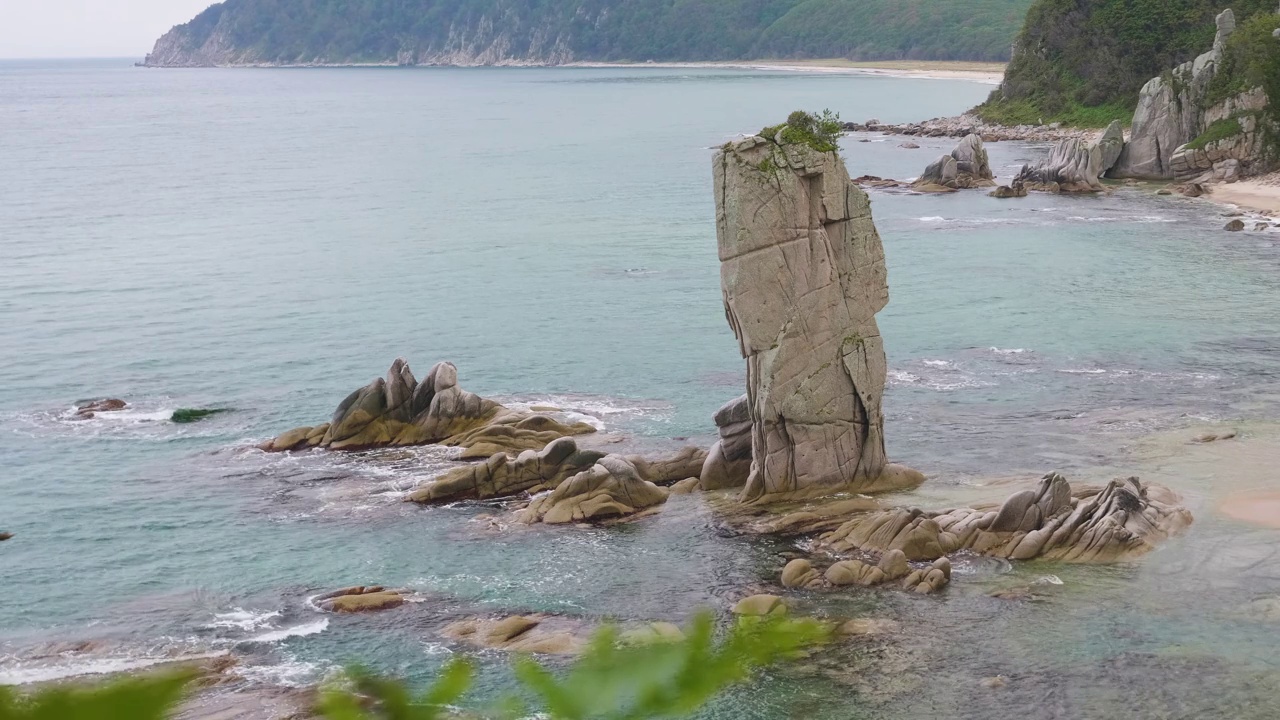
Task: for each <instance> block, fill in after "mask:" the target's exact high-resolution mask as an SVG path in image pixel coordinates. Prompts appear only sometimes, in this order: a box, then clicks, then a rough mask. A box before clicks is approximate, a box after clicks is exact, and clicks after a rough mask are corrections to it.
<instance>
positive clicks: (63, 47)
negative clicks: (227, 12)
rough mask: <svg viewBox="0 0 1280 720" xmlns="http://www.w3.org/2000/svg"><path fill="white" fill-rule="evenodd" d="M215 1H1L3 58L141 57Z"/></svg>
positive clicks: (0, 51)
mask: <svg viewBox="0 0 1280 720" xmlns="http://www.w3.org/2000/svg"><path fill="white" fill-rule="evenodd" d="M213 2H214V0H0V58H59V57H68V58H70V57H136V58H138V59H142V56H143V55H146V54H147V53H148V52H150V51H151V47H152V45H154V44H155V42H156V38H158V37H160V36H161V35H163V34H164V33H166V32H168V30H169V28H171V27H173V26H174V25H178V24H180V23H184V22H186V21H188V20H190V19H191V18H193V17H195V16H196V14H197V13H199V12H200V11H201V10H204V9H205V8H206V7H208V6H210V5H212V4H213Z"/></svg>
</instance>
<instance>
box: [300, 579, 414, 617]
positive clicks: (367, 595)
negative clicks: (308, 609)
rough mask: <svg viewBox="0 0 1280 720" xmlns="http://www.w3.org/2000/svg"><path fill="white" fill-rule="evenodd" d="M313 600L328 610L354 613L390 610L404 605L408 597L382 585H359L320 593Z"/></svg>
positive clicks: (317, 605)
mask: <svg viewBox="0 0 1280 720" xmlns="http://www.w3.org/2000/svg"><path fill="white" fill-rule="evenodd" d="M312 602H314V603H315V605H316V607H318V608H320V609H321V610H325V611H327V612H337V613H353V612H370V611H374V610H388V609H390V608H394V607H399V606H401V605H403V604H404V603H405V602H406V599H405V596H404V593H402V592H400V591H399V590H387V589H386V588H384V587H382V586H380V585H367V586H365V585H357V586H355V587H348V588H342V589H341V590H334V591H333V592H329V593H325V594H323V595H319V596H317V597H315V598H313V599H312Z"/></svg>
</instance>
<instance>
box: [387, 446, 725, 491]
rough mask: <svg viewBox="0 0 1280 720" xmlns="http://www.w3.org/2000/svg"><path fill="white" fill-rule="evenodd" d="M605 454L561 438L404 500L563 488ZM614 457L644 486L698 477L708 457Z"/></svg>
mask: <svg viewBox="0 0 1280 720" xmlns="http://www.w3.org/2000/svg"><path fill="white" fill-rule="evenodd" d="M605 457H606V453H603V452H600V451H598V450H586V449H583V448H579V447H578V444H577V443H576V442H574V440H573V438H568V437H565V438H560V439H558V440H554V441H552V442H551V443H549V444H548V445H547V446H546V447H545V448H543V449H542V450H540V451H534V450H525V451H524V452H522V453H520V454H519V455H517V456H516V457H514V458H513V457H511V456H509V455H508V454H506V453H501V452H500V453H495V454H494V455H493V456H491V457H490V458H489V459H488V460H486V461H485V462H482V463H475V464H469V465H463V466H460V467H456V468H454V469H452V470H449V471H448V472H446V473H444V474H443V475H440V476H439V477H437V478H434V479H431V480H428V481H426V482H424V483H422V484H421V485H419V486H418V487H417V488H416V489H415V490H414V491H413V492H411V493H409V495H408V496H407V497H406V498H405V499H406V500H407V501H410V502H417V503H440V502H454V501H457V500H485V499H488V498H499V497H510V496H513V495H519V494H521V493H540V492H544V491H547V490H554V489H556V488H558V487H559V486H560V485H561V484H562V483H563V482H564V481H565V480H568V479H569V478H571V477H573V476H575V475H578V474H579V473H582V472H584V471H587V470H590V469H591V468H593V467H595V466H596V464H597V463H598V462H600V461H601V460H603V459H605ZM611 457H615V458H616V459H617V460H618V461H620V462H621V463H625V464H626V465H628V466H629V467H630V468H632V470H634V472H635V473H636V474H637V475H638V476H639V477H640V478H641V479H642V480H644V481H645V482H650V483H653V484H655V485H670V484H672V483H675V482H679V481H681V480H685V479H688V478H690V477H696V476H697V474H698V471H699V470H700V469H701V468H702V466H703V463H704V461H705V459H706V457H707V455H706V453H705V452H704V451H702V450H699V449H698V448H685V449H684V450H681V451H680V452H679V453H677V454H676V455H674V456H672V457H670V458H664V459H659V460H648V459H645V458H641V457H625V458H624V457H621V456H611Z"/></svg>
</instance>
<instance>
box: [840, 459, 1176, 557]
mask: <svg viewBox="0 0 1280 720" xmlns="http://www.w3.org/2000/svg"><path fill="white" fill-rule="evenodd" d="M1180 502H1181V498H1179V497H1178V495H1177V494H1176V493H1174V492H1173V491H1172V490H1169V489H1168V488H1166V487H1163V486H1161V485H1154V484H1143V483H1142V482H1141V481H1139V480H1138V478H1126V479H1122V480H1113V481H1111V482H1110V483H1108V484H1107V485H1106V487H1102V488H1098V487H1082V488H1080V489H1072V487H1071V485H1070V484H1069V483H1068V482H1067V481H1066V479H1065V478H1064V477H1063V476H1062V475H1059V474H1058V473H1051V474H1049V475H1046V476H1045V477H1044V479H1042V480H1041V481H1040V484H1039V486H1038V487H1037V488H1036V489H1034V490H1024V491H1022V492H1018V493H1015V494H1013V495H1011V496H1010V497H1009V498H1008V499H1007V500H1005V501H1004V503H1002V504H1000V505H995V504H992V505H983V506H978V507H973V508H957V509H950V510H943V511H941V512H926V511H924V510H920V509H917V508H899V509H893V510H884V511H879V512H873V513H867V514H863V515H859V516H857V517H854V518H852V519H850V520H848V521H847V522H845V523H844V524H843V525H841V526H840V527H838V528H836V529H835V530H833V531H831V532H828V533H826V534H824V535H822V536H821V537H820V538H819V539H818V542H817V549H819V550H825V551H828V552H833V553H837V554H838V553H846V552H850V551H853V550H861V551H869V552H878V553H888V552H891V551H894V550H898V551H901V552H902V553H903V554H904V555H905V556H906V558H907V560H910V561H929V560H935V559H937V558H941V557H943V556H944V555H946V554H948V553H953V552H956V551H959V550H970V551H972V552H976V553H980V554H983V555H990V556H994V557H1000V558H1006V559H1009V560H1030V559H1032V558H1044V559H1051V560H1062V561H1066V562H1094V563H1107V562H1119V561H1125V560H1130V559H1133V558H1136V557H1139V556H1141V555H1144V554H1146V553H1148V552H1150V551H1151V550H1153V549H1155V547H1156V546H1157V545H1158V544H1159V543H1160V542H1162V541H1164V540H1166V539H1167V538H1169V537H1171V536H1173V535H1176V534H1178V533H1180V532H1181V531H1183V530H1184V529H1186V527H1188V526H1189V525H1190V524H1191V513H1190V512H1188V511H1187V509H1186V508H1184V507H1182V506H1181V505H1180V504H1179V503H1180Z"/></svg>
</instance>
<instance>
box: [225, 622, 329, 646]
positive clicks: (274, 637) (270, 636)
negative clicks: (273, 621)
mask: <svg viewBox="0 0 1280 720" xmlns="http://www.w3.org/2000/svg"><path fill="white" fill-rule="evenodd" d="M328 627H329V618H320V619H319V620H314V621H312V622H309V623H304V624H302V625H295V626H293V627H288V628H281V629H279V630H271V631H269V632H264V633H262V634H261V635H255V636H253V637H251V638H248V639H246V640H241V641H240V642H246V643H274V642H280V641H281V640H287V639H288V638H291V637H305V636H307V635H316V634H318V633H322V632H324V631H325V630H326V629H327V628H328Z"/></svg>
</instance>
